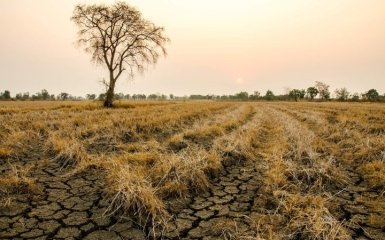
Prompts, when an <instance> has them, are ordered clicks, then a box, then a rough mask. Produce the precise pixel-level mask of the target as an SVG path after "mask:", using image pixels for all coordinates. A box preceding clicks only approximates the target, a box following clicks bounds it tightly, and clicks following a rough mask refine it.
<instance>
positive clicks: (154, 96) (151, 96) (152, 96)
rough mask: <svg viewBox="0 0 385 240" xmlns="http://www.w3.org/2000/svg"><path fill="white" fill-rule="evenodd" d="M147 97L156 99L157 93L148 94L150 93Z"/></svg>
mask: <svg viewBox="0 0 385 240" xmlns="http://www.w3.org/2000/svg"><path fill="white" fill-rule="evenodd" d="M147 98H148V99H152V100H154V99H158V95H157V94H150V95H148V97H147Z"/></svg>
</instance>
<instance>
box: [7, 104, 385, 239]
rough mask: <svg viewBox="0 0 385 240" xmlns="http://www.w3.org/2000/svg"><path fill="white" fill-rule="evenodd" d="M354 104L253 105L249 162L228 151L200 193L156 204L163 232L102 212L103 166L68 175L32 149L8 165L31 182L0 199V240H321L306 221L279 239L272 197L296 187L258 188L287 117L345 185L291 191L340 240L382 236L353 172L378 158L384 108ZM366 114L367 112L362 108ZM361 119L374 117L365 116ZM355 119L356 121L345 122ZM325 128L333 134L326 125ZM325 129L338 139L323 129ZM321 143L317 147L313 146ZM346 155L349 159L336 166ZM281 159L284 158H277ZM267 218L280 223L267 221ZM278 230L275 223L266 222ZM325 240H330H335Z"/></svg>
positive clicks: (379, 195)
mask: <svg viewBox="0 0 385 240" xmlns="http://www.w3.org/2000/svg"><path fill="white" fill-rule="evenodd" d="M353 107H354V108H353V110H352V111H351V113H346V111H347V110H346V109H349V108H350V106H348V105H342V106H341V105H322V104H319V105H316V104H314V105H306V104H304V105H299V106H295V104H292V103H286V104H267V103H259V104H255V105H254V106H253V109H254V110H253V112H254V114H255V112H257V114H255V115H254V117H253V118H248V120H247V121H245V122H243V123H241V124H240V126H241V125H242V126H245V125H248V127H250V126H255V129H256V130H255V132H254V133H253V134H254V135H255V136H254V137H255V139H257V140H258V142H256V145H255V146H253V147H252V149H253V150H254V151H255V153H256V154H255V155H254V158H253V159H247V157H244V156H242V155H231V154H230V155H226V156H222V161H221V163H222V166H221V167H220V170H219V172H218V173H217V174H216V175H215V176H211V178H210V183H209V188H208V189H207V190H206V191H200V192H198V193H195V192H189V193H188V194H185V195H183V196H182V197H179V198H167V199H166V200H165V203H166V208H167V210H168V212H169V213H170V218H169V220H168V223H167V224H166V226H163V227H159V226H154V225H151V224H146V225H144V226H143V222H145V221H144V220H143V219H138V217H137V216H136V215H135V212H128V213H127V212H122V211H120V210H119V211H117V212H114V213H111V211H110V210H111V209H109V207H110V206H111V197H110V196H108V195H107V194H106V193H105V191H104V189H105V188H106V184H108V183H106V180H105V170H104V169H102V168H100V167H98V166H90V167H87V168H86V169H85V170H82V171H80V172H77V173H75V174H73V173H72V168H73V167H71V166H70V167H63V165H61V162H60V161H58V160H57V159H49V160H47V158H46V153H44V150H43V146H40V145H39V144H36V145H34V146H35V147H34V148H33V149H31V150H30V154H29V155H28V156H25V157H23V158H19V162H17V164H21V165H28V164H30V163H31V162H36V163H37V164H35V165H34V168H33V171H30V173H29V174H28V177H30V178H32V179H35V180H36V183H35V185H36V187H34V189H33V191H32V192H28V193H25V192H18V193H12V194H10V195H7V197H6V198H5V200H4V201H8V202H5V204H3V205H4V206H2V207H1V208H0V239H146V238H149V239H153V238H155V239H263V238H265V239H276V238H283V239H289V238H290V239H311V238H312V239H322V235H319V236H317V235H309V234H308V235H307V234H306V231H307V230H308V229H306V227H307V225H306V224H305V225H303V226H302V225H301V226H299V227H298V229H299V231H298V232H291V233H288V230H287V229H286V226H288V225H291V224H292V223H293V222H294V221H295V219H296V216H286V215H285V211H286V209H282V208H284V207H287V205H283V203H282V202H284V201H285V200H282V199H279V198H277V197H276V192H277V191H278V190H285V191H288V192H290V191H291V190H288V189H289V188H290V187H287V186H290V184H297V183H296V181H295V180H292V179H291V178H290V177H286V178H285V179H286V181H287V182H285V184H283V187H277V188H276V189H275V190H274V191H270V192H269V191H268V190H266V186H267V185H269V184H272V183H270V182H267V181H269V180H268V179H269V177H270V175H268V172H269V170H272V169H273V167H271V166H269V164H270V162H269V160H268V159H269V156H267V155H266V154H264V153H269V152H268V151H267V149H268V148H270V147H271V146H270V145H271V144H270V143H271V142H272V141H273V143H274V141H282V137H280V135H274V134H273V132H274V131H282V132H281V133H280V134H283V133H284V132H285V131H286V130H287V128H285V127H282V129H279V130H276V129H277V124H282V126H284V125H285V123H284V122H282V119H283V118H282V116H283V117H284V119H289V120H288V122H290V121H294V122H295V123H299V124H300V125H301V127H303V128H304V129H307V130H309V131H310V132H311V133H312V134H314V135H315V139H321V140H322V141H321V140H320V142H321V143H322V144H321V143H320V144H321V145H319V146H318V145H317V147H314V149H315V150H316V151H317V153H318V154H320V155H322V156H323V157H325V158H326V156H327V157H331V156H333V158H335V159H337V160H336V163H335V165H333V166H332V167H333V168H336V169H338V170H339V171H340V173H342V175H343V176H345V177H346V179H347V180H346V181H341V182H339V181H336V182H333V181H330V182H323V186H322V191H320V190H317V191H318V192H315V191H314V190H313V188H309V189H310V190H309V189H307V188H306V189H305V190H303V189H302V188H300V189H302V190H300V191H304V192H303V193H305V192H306V193H308V192H311V193H312V194H314V195H320V196H322V197H323V199H326V206H327V207H328V210H329V211H330V213H331V215H330V216H332V217H333V218H335V219H336V220H337V221H338V222H339V223H341V228H343V229H345V230H346V232H347V233H348V235H349V236H350V237H349V238H352V239H360V240H368V239H369V240H372V239H376V240H377V239H385V220H384V219H385V196H384V192H385V191H384V188H383V186H381V185H380V186H379V187H378V186H377V187H372V186H370V184H369V183H368V181H369V180H368V179H367V178H365V175H363V172H362V170H360V169H361V166H362V165H363V164H364V163H363V162H365V161H373V160H381V159H380V158H381V157H384V156H381V154H384V151H385V148H384V147H385V142H384V137H383V134H384V132H383V130H381V129H382V127H384V126H383V125H381V124H382V123H381V120H383V119H384V118H382V117H383V116H384V110H378V109H379V108H377V106H376V108H374V109H371V106H370V105H364V106H361V105H359V106H357V105H353ZM366 107H367V108H368V109H371V110H370V111H368V110H367V109H365V108H366ZM260 109H262V110H260ZM128 111H129V110H128ZM370 112H371V113H373V114H372V115H370ZM374 112H376V113H374ZM345 113H346V114H345ZM354 113H355V114H356V115H355V116H356V118H354V117H352V115H351V114H353V115H354ZM344 114H345V115H344ZM368 114H369V116H368ZM374 115H376V116H377V117H378V118H379V119H377V121H376V123H375V124H376V126H377V132H376V131H374V130H373V131H372V130H371V129H372V128H370V126H373V124H371V123H370V122H369V123H366V122H365V123H362V122H360V121H363V120H362V119H360V117H362V116H366V117H370V116H372V117H373V116H374ZM280 121H281V122H280ZM284 121H286V120H284ZM325 124H328V125H330V126H334V127H333V128H328V127H327V126H326V127H325ZM375 124H374V125H375ZM379 125H381V126H379ZM315 126H317V128H314V127H315ZM364 128H365V129H369V128H370V129H369V130H368V132H363V130H361V129H364ZM237 129H238V128H236V129H235V130H231V131H230V132H228V133H227V134H230V133H231V132H235V131H237ZM285 129H286V130H285ZM332 129H334V130H336V131H338V132H332V131H331V130H332ZM384 129H385V127H384ZM297 130H298V131H299V129H296V131H297ZM349 131H352V133H353V132H354V133H355V131H357V132H358V133H360V134H361V135H359V136H356V137H362V136H365V140H364V141H368V145H370V143H369V141H371V137H372V138H373V139H374V138H375V139H377V140H378V139H379V142H373V143H372V144H377V145H375V146H374V145H373V146H372V147H370V149H369V150H367V152H362V151H363V150H362V148H358V146H361V140H362V139H350V140H353V142H349V143H347V142H346V141H347V140H349V139H348V138H350V137H352V136H353V135H349V134H350V133H351V132H349ZM371 131H372V132H371ZM289 133H290V132H285V135H287V136H288V137H287V139H289V140H287V141H288V142H289V141H290V139H291V138H290V134H289ZM337 133H340V134H341V136H340V137H341V138H340V139H338V140H336V139H335V138H334V137H337V136H335V134H337ZM170 134H173V133H170ZM333 134H334V135H333ZM343 134H345V135H343ZM162 138H164V136H162ZM367 139H369V140H367ZM210 141H214V140H213V139H212V140H210ZM285 141H286V140H285ZM373 141H374V140H373ZM206 144H207V143H206ZM348 144H350V145H349V146H348ZM355 144H356V146H355ZM209 145H210V144H209ZM297 145H298V143H297ZM39 146H40V148H39ZM320 146H322V147H323V148H322V149H320ZM297 148H298V146H297ZM335 149H337V150H335ZM285 151H286V150H285ZM287 151H288V150H287ZM347 153H349V154H350V155H349V156H350V159H348V160H346V159H343V158H344V157H345V156H346V154H347ZM356 154H357V156H358V157H361V158H363V157H365V156H374V157H365V159H364V160H365V161H360V159H358V160H356ZM359 154H361V155H359ZM301 156H302V155H301ZM283 158H284V159H289V158H290V159H292V158H293V157H292V156H290V154H286V155H285V156H284V157H283ZM301 158H304V157H303V156H302V157H301ZM384 158H385V157H384ZM10 159H11V158H10ZM10 159H7V157H2V158H1V161H2V163H1V165H0V170H1V173H3V174H5V173H7V172H10V171H12V169H11V166H12V165H10V164H9V162H10V161H11V160H10ZM290 159H289V160H290ZM289 160H288V161H289ZM383 160H384V159H382V161H383ZM13 161H14V160H13ZM12 164H15V162H12ZM285 164H286V163H285ZM285 166H286V165H285ZM273 170H274V169H273ZM282 171H283V172H284V173H285V176H288V175H289V174H286V170H285V169H283V170H282ZM379 171H383V169H380V170H379ZM308 176H310V174H309V175H308ZM312 184H313V183H312ZM299 193H300V194H301V192H299ZM288 199H289V197H288ZM287 201H288V200H287ZM304 209H306V206H305V207H304ZM304 211H305V210H304ZM327 216H329V215H327ZM291 217H292V218H291ZM266 218H269V219H270V220H266ZM276 218H277V219H279V220H277V221H276V220H275V219H276ZM272 219H274V220H272ZM309 219H312V218H311V217H309ZM325 221H326V220H325ZM277 223H280V224H283V225H282V226H279V225H277V226H276V225H274V224H277ZM266 226H269V227H266ZM280 228H282V229H280ZM269 229H270V230H269ZM345 230H344V231H345ZM269 231H273V232H274V231H275V232H277V233H278V234H274V233H270V232H269ZM349 238H348V239H349ZM329 239H333V238H329ZM334 239H338V236H337V237H335V238H334Z"/></svg>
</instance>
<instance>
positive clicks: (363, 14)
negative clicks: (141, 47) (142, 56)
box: [0, 0, 385, 96]
mask: <svg viewBox="0 0 385 240" xmlns="http://www.w3.org/2000/svg"><path fill="white" fill-rule="evenodd" d="M127 2H128V3H129V4H131V5H133V6H135V7H137V8H138V9H139V10H140V11H141V12H142V13H143V16H144V17H145V18H146V19H148V20H150V21H152V22H154V23H155V24H156V25H159V26H163V27H165V29H166V34H167V35H168V36H169V38H170V39H171V42H170V43H169V44H168V45H167V49H168V55H167V57H165V58H161V59H160V60H159V62H158V63H157V64H156V65H155V66H150V67H149V68H148V70H147V71H146V72H145V73H144V74H142V75H136V76H135V78H134V79H129V78H128V77H122V78H120V79H119V80H118V85H117V86H116V92H123V93H128V94H133V93H144V94H151V93H163V94H171V93H172V94H175V95H178V96H183V95H190V94H218V95H219V94H233V93H236V92H239V91H247V92H249V93H252V92H254V91H259V92H261V93H262V94H264V93H265V92H266V90H268V89H270V90H272V91H273V92H274V93H276V94H282V93H285V92H286V91H287V90H288V89H291V88H307V87H309V86H313V85H314V83H315V81H322V82H325V83H327V84H328V85H330V86H331V90H334V89H336V88H341V87H346V88H347V89H348V90H349V91H350V92H352V93H354V92H359V93H361V92H365V91H367V90H369V89H371V88H375V89H377V90H378V91H379V92H380V93H381V94H383V93H385V14H384V12H385V1H383V0H367V1H362V0H322V1H321V0H306V1H305V0H290V1H287V0H236V1H235V0H209V1H208V0H194V1H191V0H130V1H127ZM78 3H88V4H91V3H106V4H113V3H114V1H112V0H104V1H102V0H99V1H96V0H95V1H91V0H88V1H84V0H83V1H78V0H65V1H64V0H62V1H57V0H34V1H30V0H0V29H1V31H2V32H1V35H0V36H1V37H0V92H2V91H4V90H10V91H11V94H12V95H14V94H15V93H18V92H30V93H35V92H38V91H40V90H41V89H47V90H48V91H49V92H50V93H54V94H58V93H60V92H68V93H71V94H73V95H77V96H84V95H85V94H88V93H101V92H103V91H104V90H105V89H104V86H103V85H102V84H101V81H102V80H103V78H106V79H107V78H108V77H107V76H108V75H107V73H106V71H105V70H104V68H103V67H101V66H96V65H95V64H93V63H91V61H90V56H89V55H88V54H87V53H85V52H83V51H82V50H81V49H80V48H77V47H76V46H75V44H74V43H75V41H76V32H77V28H76V26H75V25H74V24H73V23H72V22H71V20H70V17H71V15H72V13H73V9H74V6H75V5H76V4H78Z"/></svg>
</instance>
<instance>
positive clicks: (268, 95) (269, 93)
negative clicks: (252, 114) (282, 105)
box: [265, 90, 274, 101]
mask: <svg viewBox="0 0 385 240" xmlns="http://www.w3.org/2000/svg"><path fill="white" fill-rule="evenodd" d="M273 98H274V93H273V91H271V90H267V91H266V94H265V99H266V100H268V101H271V100H273Z"/></svg>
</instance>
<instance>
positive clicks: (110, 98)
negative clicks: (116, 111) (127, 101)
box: [103, 73, 115, 108]
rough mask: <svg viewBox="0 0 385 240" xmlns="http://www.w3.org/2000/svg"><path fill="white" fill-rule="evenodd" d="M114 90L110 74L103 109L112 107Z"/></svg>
mask: <svg viewBox="0 0 385 240" xmlns="http://www.w3.org/2000/svg"><path fill="white" fill-rule="evenodd" d="M114 88H115V80H114V77H113V75H112V73H110V84H109V85H108V90H107V92H106V98H105V99H104V104H103V106H104V107H107V108H110V107H112V106H113V101H114Z"/></svg>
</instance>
